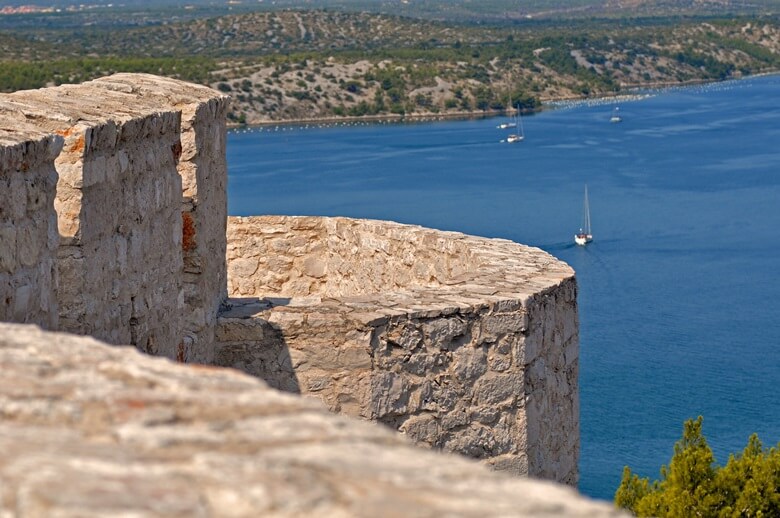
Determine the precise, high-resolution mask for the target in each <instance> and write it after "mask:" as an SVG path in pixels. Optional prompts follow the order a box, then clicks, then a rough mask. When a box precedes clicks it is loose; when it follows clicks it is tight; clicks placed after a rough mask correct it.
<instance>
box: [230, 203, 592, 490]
mask: <svg viewBox="0 0 780 518" xmlns="http://www.w3.org/2000/svg"><path fill="white" fill-rule="evenodd" d="M228 289H229V294H230V295H231V297H232V298H231V299H230V300H229V308H228V309H226V310H225V311H224V312H223V313H222V314H221V316H220V321H219V323H220V325H219V328H218V334H217V344H216V352H215V362H216V363H217V364H219V365H224V366H231V367H236V368H239V369H241V370H244V371H245V372H249V373H251V374H253V375H255V376H258V377H260V378H262V379H264V380H266V381H267V382H268V383H269V384H270V385H271V386H274V387H277V388H280V389H282V390H286V391H290V392H300V393H303V394H309V395H312V396H315V397H318V398H320V399H321V400H322V401H324V402H325V403H326V405H327V406H328V407H329V408H330V409H331V410H333V411H336V412H341V413H344V414H347V415H351V416H355V417H362V418H364V419H369V420H374V421H378V422H381V423H384V424H387V425H389V426H390V427H392V428H394V429H398V430H400V431H402V432H403V433H405V434H406V435H407V436H409V437H411V438H412V439H414V440H415V441H416V442H417V443H419V444H423V445H427V446H429V447H433V448H440V449H444V450H447V451H455V452H460V453H463V454H466V455H468V456H471V457H475V458H479V459H482V460H483V461H484V462H485V463H487V464H490V465H492V466H493V467H495V468H496V469H499V470H504V471H509V472H511V473H515V474H524V475H531V476H535V477H544V478H548V479H552V480H556V481H559V482H564V483H567V484H575V483H576V481H577V460H578V456H579V401H578V392H577V374H578V326H577V305H576V283H575V280H574V276H573V271H572V270H571V269H570V268H569V267H568V266H567V265H565V264H564V263H562V262H560V261H558V260H556V259H555V258H553V257H551V256H550V255H548V254H546V253H544V252H542V251H541V250H538V249H535V248H530V247H526V246H522V245H518V244H516V243H512V242H509V241H505V240H497V239H482V238H477V237H472V236H465V235H463V234H459V233H454V232H439V231H434V230H430V229H424V228H421V227H414V226H407V225H400V224H396V223H390V222H379V221H366V220H352V219H347V218H312V217H274V216H267V217H252V218H230V219H229V222H228Z"/></svg>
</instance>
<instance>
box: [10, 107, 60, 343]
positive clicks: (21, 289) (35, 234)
mask: <svg viewBox="0 0 780 518" xmlns="http://www.w3.org/2000/svg"><path fill="white" fill-rule="evenodd" d="M61 148H62V137H60V136H58V135H51V134H47V133H45V132H42V131H40V130H39V129H37V128H36V127H34V126H32V125H29V124H27V123H24V122H21V121H19V122H12V123H10V124H9V123H8V122H7V121H5V120H3V121H2V122H0V321H4V320H5V321H13V322H20V323H25V322H27V323H35V324H38V325H40V326H43V327H44V328H47V329H56V327H57V316H58V311H57V297H56V289H57V267H56V257H57V247H58V244H59V240H58V235H57V214H56V213H55V212H54V196H55V191H56V185H57V172H56V170H55V169H54V159H55V157H56V156H57V155H58V153H59V152H60V149H61Z"/></svg>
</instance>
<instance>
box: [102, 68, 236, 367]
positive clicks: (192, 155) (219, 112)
mask: <svg viewBox="0 0 780 518" xmlns="http://www.w3.org/2000/svg"><path fill="white" fill-rule="evenodd" d="M89 84H90V85H93V86H94V87H96V88H103V89H105V90H108V91H111V92H117V93H119V94H120V95H124V96H125V97H126V98H127V102H136V100H137V99H142V100H143V101H144V102H150V103H153V104H154V105H156V106H172V107H176V109H180V110H181V145H180V147H179V148H178V150H177V154H179V155H180V157H178V165H177V167H178V171H179V174H180V175H181V179H182V189H183V196H184V200H183V206H182V223H183V240H182V250H183V252H184V257H183V260H184V278H183V281H184V282H183V286H182V287H183V290H184V310H183V315H184V323H183V325H184V341H183V342H182V347H181V349H180V350H178V351H177V358H178V359H179V360H180V361H185V362H200V363H210V362H212V361H213V351H214V350H213V343H214V330H215V327H216V323H217V312H218V310H219V307H220V305H221V304H222V302H223V301H224V300H225V299H226V298H227V269H226V266H225V248H226V246H227V241H226V236H225V233H226V225H227V161H226V158H225V147H226V128H225V121H226V113H227V108H228V103H229V97H227V96H225V95H223V94H220V93H219V92H216V91H215V90H212V89H210V88H206V87H204V86H200V85H194V84H191V83H185V82H183V81H177V80H175V79H168V78H162V77H157V76H152V75H148V74H114V75H112V76H109V77H104V78H100V79H97V80H95V81H92V82H90V83H89Z"/></svg>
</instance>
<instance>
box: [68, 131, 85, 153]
mask: <svg viewBox="0 0 780 518" xmlns="http://www.w3.org/2000/svg"><path fill="white" fill-rule="evenodd" d="M81 151H84V135H79V138H77V139H76V142H74V143H73V145H72V146H71V147H70V152H71V153H80V152H81Z"/></svg>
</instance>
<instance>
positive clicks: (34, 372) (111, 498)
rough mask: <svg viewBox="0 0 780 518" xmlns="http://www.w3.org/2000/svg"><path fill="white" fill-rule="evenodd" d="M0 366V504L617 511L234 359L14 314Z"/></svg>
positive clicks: (249, 510)
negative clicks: (144, 348)
mask: <svg viewBox="0 0 780 518" xmlns="http://www.w3.org/2000/svg"><path fill="white" fill-rule="evenodd" d="M0 366H1V367H2V371H3V375H2V376H0V415H1V416H2V420H0V451H1V452H3V454H2V455H0V516H16V517H19V518H28V517H30V518H32V517H39V516H138V517H153V516H165V517H177V516H181V517H185V516H187V517H189V516H206V517H207V516H234V517H250V516H251V517H255V516H280V517H281V516H285V517H286V516H409V517H423V516H426V517H427V516H462V517H483V516H506V517H543V516H567V517H572V518H577V517H593V518H598V517H613V516H614V517H617V516H623V514H622V513H620V512H619V511H618V510H616V509H615V508H613V507H612V505H610V504H609V503H606V502H594V501H591V500H588V499H586V498H584V497H581V496H579V495H577V494H576V493H575V491H573V490H572V489H570V488H564V487H560V486H557V485H555V484H551V483H546V482H541V481H535V480H527V479H518V478H513V477H508V476H504V475H501V474H497V473H491V472H489V471H488V470H486V469H485V468H484V467H481V466H479V465H478V464H477V463H475V462H473V461H469V460H468V459H464V458H460V457H455V456H448V455H442V454H437V453H435V452H430V451H421V450H418V449H417V448H415V447H413V446H412V445H411V444H410V443H409V442H408V441H406V440H404V438H402V437H399V436H398V435H397V434H393V433H391V432H390V431H389V430H386V429H383V428H382V427H379V426H376V425H371V424H369V423H361V422H357V421H352V420H348V419H345V418H343V417H340V416H335V415H332V414H330V413H328V412H326V411H325V410H324V409H323V408H321V405H320V404H318V403H316V402H314V401H311V400H306V399H303V398H296V397H292V396H289V395H286V394H282V393H280V392H277V391H275V390H272V389H269V388H268V387H266V386H265V385H264V384H263V383H262V382H260V381H258V380H257V379H254V378H251V377H249V376H246V375H243V374H241V373H238V372H235V371H231V370H228V369H217V368H207V367H194V366H186V365H177V364H175V363H172V362H170V361H167V360H165V359H161V358H152V357H149V356H146V355H141V354H138V352H137V351H135V350H133V349H131V348H127V347H107V346H105V345H104V344H101V343H99V342H97V341H96V340H94V339H91V338H87V337H77V336H73V335H66V334H60V333H46V332H43V331H41V330H39V329H37V328H35V327H33V326H22V325H13V324H0Z"/></svg>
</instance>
